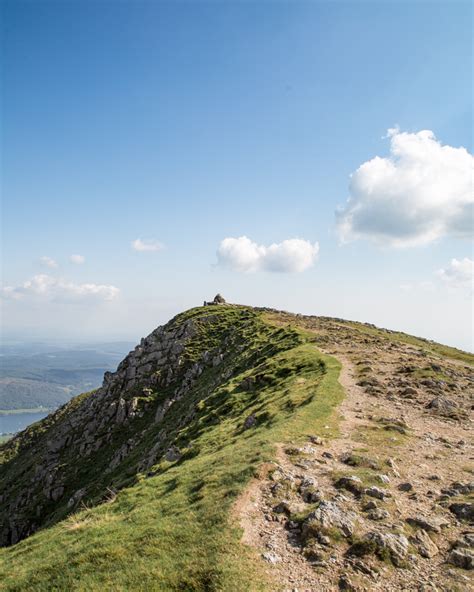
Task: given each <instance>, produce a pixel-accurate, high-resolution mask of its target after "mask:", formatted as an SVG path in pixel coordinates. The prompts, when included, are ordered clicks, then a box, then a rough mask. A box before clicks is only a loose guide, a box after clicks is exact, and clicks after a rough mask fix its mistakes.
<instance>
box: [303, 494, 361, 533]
mask: <svg viewBox="0 0 474 592" xmlns="http://www.w3.org/2000/svg"><path fill="white" fill-rule="evenodd" d="M354 521H355V514H354V513H353V512H348V511H347V510H345V509H343V508H342V507H341V506H340V505H339V504H337V503H336V502H333V501H324V500H323V501H322V502H321V503H320V504H319V506H318V507H317V508H316V510H314V511H313V512H311V513H310V514H309V515H308V517H307V518H306V520H305V521H304V522H303V528H302V532H303V536H304V537H308V536H312V535H315V534H316V533H317V532H319V531H320V530H321V529H326V528H337V529H338V530H340V531H341V532H342V534H343V535H344V536H345V537H349V536H351V535H352V534H353V532H354Z"/></svg>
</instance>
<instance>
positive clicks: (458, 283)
mask: <svg viewBox="0 0 474 592" xmlns="http://www.w3.org/2000/svg"><path fill="white" fill-rule="evenodd" d="M437 275H438V276H439V277H440V278H441V279H442V280H443V281H444V282H446V283H447V284H448V285H449V286H453V287H455V288H470V289H471V290H472V289H473V287H474V261H473V260H472V259H469V257H464V259H461V260H459V259H451V261H450V263H449V265H448V266H447V267H445V268H443V269H440V270H439V271H438V272H437Z"/></svg>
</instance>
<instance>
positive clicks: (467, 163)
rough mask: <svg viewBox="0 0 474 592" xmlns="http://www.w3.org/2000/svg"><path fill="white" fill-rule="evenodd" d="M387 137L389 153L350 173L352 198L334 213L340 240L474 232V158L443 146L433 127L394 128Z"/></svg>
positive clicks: (420, 240)
mask: <svg viewBox="0 0 474 592" xmlns="http://www.w3.org/2000/svg"><path fill="white" fill-rule="evenodd" d="M388 137H389V138H390V156H389V157H388V158H381V157H379V156H376V157H375V158H373V159H372V160H369V161H367V162H365V163H364V164H362V165H361V166H360V167H359V168H358V169H357V171H356V172H355V173H353V175H352V176H351V182H350V186H349V192H350V197H349V200H348V201H347V203H346V205H345V206H344V207H341V208H339V209H338V210H337V212H336V219H337V226H338V231H339V235H340V237H341V240H342V241H343V242H347V241H349V240H353V239H360V238H366V239H369V240H372V241H374V242H377V243H380V244H386V245H390V246H395V247H408V246H414V245H422V244H427V243H430V242H432V241H434V240H437V239H439V238H442V237H444V236H453V237H470V236H472V233H473V215H474V192H473V173H474V157H473V156H472V155H471V154H470V153H469V152H468V151H467V150H466V149H465V148H453V147H452V146H443V145H442V144H441V143H440V142H439V141H438V140H437V139H436V137H435V135H434V133H433V132H432V131H429V130H423V131H420V132H418V133H407V132H400V130H399V129H390V130H388Z"/></svg>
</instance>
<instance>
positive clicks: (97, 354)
mask: <svg viewBox="0 0 474 592" xmlns="http://www.w3.org/2000/svg"><path fill="white" fill-rule="evenodd" d="M132 347H133V344H131V343H128V342H118V343H110V344H95V345H89V346H81V347H77V346H76V347H59V346H48V345H47V344H19V345H18V344H17V345H9V346H3V347H2V349H1V357H0V410H18V409H34V408H40V407H41V408H47V409H56V408H57V407H59V406H60V405H62V404H64V403H66V402H67V401H69V399H70V398H71V397H72V396H74V395H77V394H79V393H81V392H84V391H87V390H91V389H94V388H96V387H98V386H99V385H100V384H101V382H102V378H103V375H104V372H105V371H107V370H114V369H115V368H116V366H117V364H118V363H119V361H120V360H121V359H122V357H123V356H124V354H125V353H127V352H128V351H129V350H130V349H131V348H132Z"/></svg>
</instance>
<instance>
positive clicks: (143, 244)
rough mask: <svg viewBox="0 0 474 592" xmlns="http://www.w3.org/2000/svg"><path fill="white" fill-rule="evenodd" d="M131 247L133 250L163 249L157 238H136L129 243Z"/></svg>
mask: <svg viewBox="0 0 474 592" xmlns="http://www.w3.org/2000/svg"><path fill="white" fill-rule="evenodd" d="M131 245H132V249H133V250H134V251H139V252H143V251H161V249H163V244H162V243H160V242H159V241H157V240H154V239H153V240H142V239H141V238H137V239H135V240H134V241H132V243H131Z"/></svg>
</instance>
